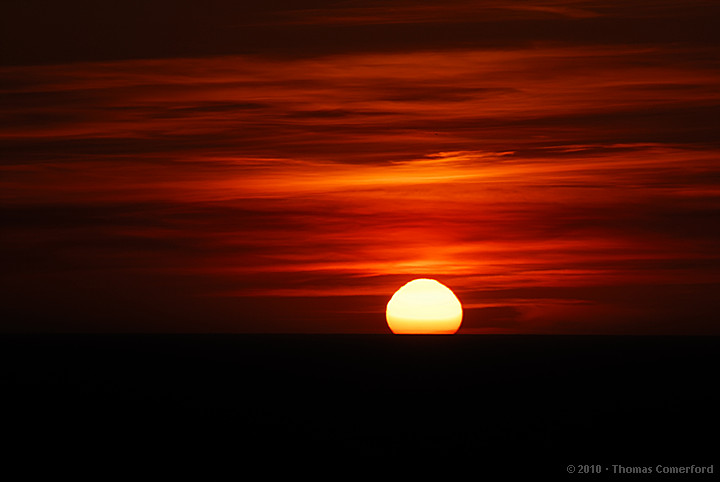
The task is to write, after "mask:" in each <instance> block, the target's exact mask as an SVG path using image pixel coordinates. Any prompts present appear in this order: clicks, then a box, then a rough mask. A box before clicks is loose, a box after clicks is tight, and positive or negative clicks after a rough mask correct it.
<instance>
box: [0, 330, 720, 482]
mask: <svg viewBox="0 0 720 482" xmlns="http://www.w3.org/2000/svg"><path fill="white" fill-rule="evenodd" d="M0 358H1V359H0V361H1V364H0V375H1V377H2V391H3V401H2V403H3V405H4V411H3V413H4V418H5V424H4V428H3V433H4V434H3V437H4V439H5V440H6V441H9V442H10V446H11V447H12V448H11V451H10V452H6V459H13V458H15V457H30V458H31V459H32V458H35V459H39V460H45V461H47V460H50V459H51V458H53V457H54V458H58V459H60V460H61V461H63V463H65V464H67V463H69V462H68V461H73V460H75V461H81V460H88V459H92V460H103V461H104V462H105V463H106V466H113V465H117V466H127V465H128V464H134V463H136V462H138V463H139V462H140V461H143V460H151V461H154V462H155V463H157V462H158V460H160V461H163V460H164V461H166V463H168V464H171V465H174V466H175V467H177V466H178V465H182V464H186V463H189V462H190V461H192V460H196V461H198V462H200V463H203V461H206V460H208V459H207V457H210V458H211V459H212V460H214V462H211V463H210V465H216V464H217V463H224V464H228V463H229V464H236V465H237V466H238V467H241V466H246V465H248V464H254V463H263V464H267V465H266V467H267V468H270V469H272V468H273V467H274V468H279V467H280V468H282V466H283V464H285V465H287V464H292V463H294V462H292V461H299V463H300V464H304V465H305V466H306V467H307V466H308V465H309V466H312V464H313V463H318V464H320V465H324V464H323V462H322V461H323V460H326V461H327V460H332V461H335V462H337V461H343V462H345V463H346V465H345V467H346V469H347V470H350V469H349V468H348V467H352V466H353V465H348V464H355V466H357V467H359V468H363V467H364V468H368V467H371V466H377V467H382V466H383V464H384V462H385V461H390V462H391V463H396V464H397V463H398V462H400V463H401V464H405V463H407V464H408V465H409V466H412V467H415V468H418V467H423V466H424V464H426V463H429V462H433V463H434V464H438V463H439V464H441V465H442V464H443V463H444V462H443V461H447V463H448V464H450V465H452V466H453V467H455V466H468V467H473V470H474V475H473V478H474V479H477V480H480V479H481V476H482V474H483V473H485V472H486V471H489V470H491V469H492V470H505V467H506V466H505V465H504V464H506V463H510V464H511V465H510V466H509V467H507V470H508V471H509V475H508V479H511V478H512V477H510V475H511V474H512V473H514V472H519V471H525V472H529V473H530V474H532V473H536V474H538V475H550V476H551V478H552V479H565V478H570V479H573V480H586V479H593V478H598V477H596V476H592V475H585V476H582V477H581V476H580V475H579V474H575V475H574V476H569V475H568V474H567V473H566V472H565V468H566V466H567V465H569V464H583V463H586V464H605V465H606V466H607V465H608V464H624V465H629V466H633V465H635V466H637V465H648V464H649V465H652V466H655V465H657V464H664V465H672V464H680V465H682V464H695V465H703V464H706V465H707V464H711V463H714V464H715V470H716V474H715V476H717V472H718V471H720V465H718V461H719V460H718V453H720V450H719V449H720V444H719V443H718V434H719V431H718V429H719V428H720V416H719V414H718V411H719V410H720V389H718V376H717V373H718V368H719V367H720V338H718V337H632V336H624V337H612V336H480V335H455V336H449V337H442V336H402V337H398V336H392V335H4V336H2V337H0ZM70 465H72V464H70ZM602 477H604V478H610V479H616V478H618V476H617V475H616V476H614V477H613V476H608V475H607V474H606V475H604V476H602ZM701 479H702V476H693V479H692V480H701ZM643 480H649V479H648V478H644V479H643ZM663 480H671V479H670V478H668V477H666V478H665V479H663Z"/></svg>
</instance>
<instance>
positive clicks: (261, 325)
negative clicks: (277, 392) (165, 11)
mask: <svg viewBox="0 0 720 482" xmlns="http://www.w3.org/2000/svg"><path fill="white" fill-rule="evenodd" d="M30 3H32V2H30ZM311 3H312V5H307V4H304V5H303V7H298V5H295V6H293V5H290V4H288V5H287V6H286V7H284V8H280V7H277V8H275V9H266V10H263V9H261V8H258V9H256V10H252V11H251V9H249V10H248V11H247V12H245V13H246V15H239V14H238V11H237V10H236V9H237V8H239V7H238V6H237V5H230V3H229V2H217V6H218V11H217V12H216V16H215V17H213V16H208V17H202V18H199V19H197V23H196V24H194V23H192V18H190V17H186V16H185V15H190V14H188V13H187V12H185V13H183V12H179V13H177V12H176V15H177V18H176V19H175V20H174V21H169V22H170V23H169V24H168V25H166V27H164V28H166V30H163V29H162V28H159V27H158V29H156V30H152V29H148V27H147V26H144V25H140V24H136V23H134V22H135V21H134V20H131V19H130V18H131V17H132V16H131V15H130V14H131V13H132V11H131V8H135V7H128V9H130V10H128V11H123V12H121V13H123V14H124V15H125V16H123V15H119V16H118V19H117V20H116V21H117V22H119V23H120V24H121V25H122V22H125V24H126V26H127V27H128V28H129V27H133V28H134V29H135V30H133V32H135V34H127V35H131V39H130V40H132V41H129V42H128V47H127V48H126V49H125V50H124V49H123V48H121V47H119V46H118V45H120V43H119V41H117V40H109V39H107V38H104V37H102V36H100V37H98V38H99V40H98V45H95V46H87V45H85V44H82V43H81V42H77V44H76V43H72V42H70V40H68V39H67V38H63V39H61V40H59V43H60V46H59V47H56V48H53V46H52V45H51V44H50V43H49V42H50V38H48V37H43V35H42V33H43V32H48V31H49V32H55V30H53V29H54V28H56V27H55V26H54V24H53V23H52V21H51V19H47V22H46V23H42V22H40V24H34V23H33V24H29V23H28V24H27V25H26V27H28V26H30V25H32V26H34V28H36V29H37V31H36V33H37V35H35V36H32V35H30V37H32V39H30V40H28V38H27V37H28V35H25V36H20V34H19V33H15V35H17V38H15V39H14V40H16V42H15V44H14V45H17V49H16V50H12V49H11V51H10V53H6V54H4V57H3V60H4V64H3V66H2V67H1V68H0V91H2V98H3V100H2V103H3V109H2V111H0V125H1V126H2V129H1V130H0V146H1V149H2V151H3V159H4V161H3V164H2V167H0V200H1V202H2V212H3V235H2V240H1V241H0V242H2V246H3V249H2V252H3V255H2V256H3V265H4V266H5V267H6V268H5V269H4V272H3V274H2V277H3V282H2V283H3V284H2V289H3V292H4V293H5V294H6V297H7V299H6V300H4V302H3V305H4V306H3V310H4V313H0V315H2V317H3V319H5V320H7V321H6V322H5V323H6V326H7V329H8V330H11V331H17V330H20V331H163V332H165V331H179V332H183V331H192V332H198V331H199V332H205V331H208V332H218V331H219V332H248V331H250V332H350V333H356V332H370V333H384V332H387V327H386V326H385V321H384V314H383V313H384V308H385V304H386V303H387V300H388V299H389V297H390V295H392V293H393V292H394V290H395V289H397V288H398V287H399V286H401V285H402V284H404V283H405V282H407V281H409V280H410V279H412V278H414V277H431V278H435V279H438V280H439V281H441V282H443V283H444V284H446V285H448V286H449V287H451V288H452V289H453V290H454V291H455V292H456V293H457V295H458V297H459V298H460V300H461V301H462V302H463V304H464V306H465V310H466V311H465V322H464V324H463V327H462V328H461V333H719V332H720V327H719V325H718V323H717V321H716V320H717V315H716V312H717V309H718V308H720V301H718V300H717V296H716V295H715V293H717V291H718V287H720V269H719V268H720V251H719V250H718V246H720V231H719V230H718V226H720V222H719V221H720V217H719V213H720V196H719V192H720V191H719V190H718V187H719V184H720V145H719V144H718V142H717V133H718V127H720V126H719V125H718V119H719V118H720V116H719V115H718V114H720V88H718V86H719V85H720V69H719V68H718V67H719V66H718V62H717V58H718V57H717V54H718V36H717V34H716V33H712V32H711V31H710V30H709V29H707V31H704V30H703V28H704V25H706V24H705V23H703V20H702V19H703V18H705V17H706V16H707V15H708V14H709V13H712V12H715V11H717V8H716V7H714V6H713V5H712V4H711V3H707V2H700V1H693V2H689V3H687V4H683V6H673V5H670V4H667V5H665V4H663V3H662V2H642V1H636V2H623V3H618V2H586V1H551V2H544V3H539V2H520V3H518V2H513V3H504V2H452V3H443V4H442V8H440V7H441V4H439V3H438V4H433V3H432V2H429V3H428V2H409V1H408V2H400V3H398V4H397V5H396V6H395V8H393V9H388V8H386V7H384V5H385V4H384V3H375V2H355V3H353V4H352V5H351V6H349V7H348V6H347V5H343V4H335V3H333V2H311ZM77 5H79V3H76V2H70V3H68V8H67V9H66V10H65V11H64V13H63V14H62V15H64V16H65V17H64V18H65V19H67V20H68V21H69V22H70V24H71V25H70V27H72V25H73V23H76V24H77V25H76V27H77V29H79V33H76V35H77V36H78V38H82V36H83V35H90V34H91V33H93V32H95V31H96V29H97V28H98V27H97V25H105V24H106V23H107V22H112V19H109V18H108V19H104V20H102V18H101V17H102V15H101V14H99V13H97V12H95V13H93V12H90V13H87V12H85V13H82V14H81V13H79V12H80V10H76V9H75V7H76V6H77ZM348 5H349V4H348ZM14 8H16V10H17V11H16V12H15V15H16V16H17V19H19V20H18V22H20V23H22V22H21V21H25V22H30V20H27V19H26V17H23V15H24V14H26V13H27V12H24V10H22V8H24V7H14ZM78 8H79V7H78ZM248 8H249V7H248ZM233 12H234V14H236V15H238V22H239V23H237V25H236V24H232V25H235V27H234V28H235V29H236V30H233V31H232V32H235V33H233V34H232V35H239V36H240V37H238V44H237V45H240V42H239V39H242V38H243V37H242V35H247V32H248V31H252V32H258V31H260V32H265V31H266V33H267V35H268V36H270V37H272V38H271V39H270V40H265V37H259V38H260V40H258V41H257V42H256V43H255V44H253V48H252V49H250V50H248V51H245V50H243V48H241V47H237V48H236V49H235V50H232V48H229V47H227V44H226V43H223V42H221V40H225V41H227V40H228V39H232V38H235V37H232V35H231V34H230V33H227V36H226V37H218V38H215V37H213V36H212V35H210V36H209V37H208V38H209V40H207V42H206V43H205V44H203V43H202V42H200V39H201V38H205V37H202V36H201V35H200V33H199V31H198V32H196V31H194V30H192V29H188V30H187V31H188V32H189V35H190V36H191V38H196V39H197V40H198V42H199V45H201V46H202V48H200V47H197V48H192V49H190V48H183V45H185V44H181V45H179V46H175V47H173V48H175V49H176V51H173V48H170V47H168V48H167V49H165V50H163V49H161V48H160V47H159V45H160V44H162V45H165V43H166V42H167V38H166V37H165V36H164V34H166V33H167V35H168V36H169V37H168V38H174V37H173V35H174V34H173V32H175V31H176V30H177V29H179V28H180V27H179V26H180V25H191V24H192V25H197V26H198V27H197V28H198V29H200V28H201V27H203V28H208V29H209V28H210V26H213V25H217V26H218V28H219V30H220V31H226V30H223V29H224V28H227V25H231V23H228V22H229V21H228V20H227V18H228V15H230V14H233ZM116 13H117V12H116ZM151 13H152V12H151ZM221 14H222V15H221ZM98 15H99V17H98ZM240 17H242V19H244V20H243V22H240V21H239V19H240ZM150 18H153V17H152V15H150ZM23 19H25V20H23ZM693 19H694V20H697V22H695V23H692V22H691V20H693ZM101 20H102V21H101ZM671 20H674V21H675V23H674V25H676V28H675V30H671V31H666V32H665V33H664V34H663V29H662V28H661V27H662V26H663V25H669V24H670V21H671ZM48 22H49V23H48ZM103 22H105V23H103ZM173 22H175V23H173ZM663 22H665V23H663ZM471 26H475V28H477V29H478V30H480V27H487V29H486V30H483V32H484V33H479V34H476V35H475V36H472V35H470V34H469V33H468V32H470V31H471V29H470V27H471ZM500 26H506V27H508V28H509V29H510V31H511V32H522V34H518V35H516V36H515V37H513V38H509V37H508V36H507V35H505V34H504V33H500V31H501V30H502V29H500V28H499V27H500ZM590 26H595V28H596V29H598V30H597V32H596V34H595V36H593V35H592V32H589V33H588V32H585V33H583V34H582V35H581V34H580V33H578V32H579V31H584V30H586V29H587V28H589V27H590ZM221 27H222V28H221ZM603 27H605V28H608V30H603V29H602V28H603ZM691 27H692V28H691ZM58 28H59V27H58ZM68 28H69V27H68ZM118 28H119V26H118ZM328 28H332V29H333V30H332V31H331V32H334V33H335V37H331V38H333V39H335V41H334V42H331V43H333V45H331V46H327V42H325V43H323V42H322V41H321V40H322V39H323V38H326V35H327V34H328V30H327V29H328ZM83 29H85V30H83ZM263 29H265V30H263ZM357 29H370V30H368V32H370V31H372V32H374V36H373V37H368V38H366V40H365V42H364V43H363V42H359V41H358V38H362V36H361V35H360V32H362V30H357ZM16 30H17V29H16ZM131 30H132V29H131ZM488 30H489V32H488ZM26 31H27V29H26ZM228 31H229V30H228ZM502 31H503V32H505V31H506V30H502ZM13 32H14V30H12V29H11V31H10V33H7V32H6V33H5V34H3V35H6V36H10V37H11V36H12V35H13ZM153 32H154V33H153ZM203 32H204V30H203ZM238 32H239V33H238ZM243 32H245V33H243ZM277 32H283V33H282V35H281V36H280V37H282V38H285V39H286V40H297V39H302V40H301V42H303V41H304V42H305V46H306V47H307V48H306V50H304V51H303V52H299V50H298V49H299V46H298V45H295V43H292V45H290V44H289V43H288V44H283V43H282V42H280V41H279V40H278V36H274V37H273V35H272V34H273V33H277ZM423 32H436V33H437V32H455V33H452V34H447V35H446V36H443V37H441V38H438V39H437V42H435V43H433V42H432V41H431V40H428V39H426V38H424V37H423V36H422V33H423ZM457 32H459V33H457ZM463 32H465V33H463ZM493 32H495V34H494V36H493ZM642 32H646V37H647V38H643V35H642ZM703 32H705V33H706V35H702V33H703ZM30 33H32V30H31V32H30ZM573 33H575V35H573ZM605 34H607V35H605ZM133 35H134V36H133ZM218 35H219V34H218ZM278 35H279V34H278ZM453 35H455V37H453ZM38 37H39V38H45V40H46V42H48V43H47V44H46V45H48V50H47V52H44V53H43V52H41V51H40V50H39V49H38V48H37V45H36V44H37V43H38ZM139 39H145V43H146V49H145V50H143V49H140V48H139V47H137V45H136V44H137V43H138V42H139ZM413 39H416V40H415V41H412V40H413ZM493 39H494V42H493ZM4 40H7V39H4ZM63 42H65V43H63ZM68 42H70V43H68ZM262 42H265V43H262ZM233 45H236V44H233ZM242 45H243V46H244V45H246V44H242ZM136 47H137V48H136ZM158 49H159V50H158ZM168 49H169V50H168ZM198 49H200V50H198Z"/></svg>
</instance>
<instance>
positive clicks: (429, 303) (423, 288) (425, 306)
mask: <svg viewBox="0 0 720 482" xmlns="http://www.w3.org/2000/svg"><path fill="white" fill-rule="evenodd" d="M462 315H463V312H462V305H461V304H460V301H459V300H458V299H457V297H456V296H455V294H454V293H453V292H452V291H451V290H450V288H448V287H447V286H445V285H443V284H441V283H439V282H437V281H435V280H433V279H425V278H421V279H415V280H412V281H410V282H409V283H407V284H406V285H404V286H403V287H402V288H400V289H399V290H397V291H396V292H395V294H394V295H393V296H392V298H390V301H389V302H388V305H387V311H386V317H387V323H388V326H389V327H390V330H391V331H392V332H393V333H395V334H437V335H451V334H453V333H455V332H457V331H458V329H459V328H460V324H461V323H462Z"/></svg>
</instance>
